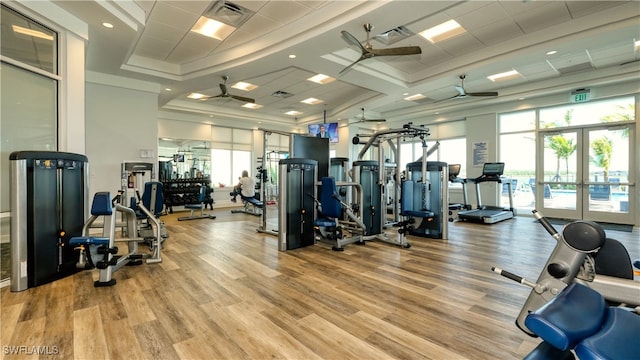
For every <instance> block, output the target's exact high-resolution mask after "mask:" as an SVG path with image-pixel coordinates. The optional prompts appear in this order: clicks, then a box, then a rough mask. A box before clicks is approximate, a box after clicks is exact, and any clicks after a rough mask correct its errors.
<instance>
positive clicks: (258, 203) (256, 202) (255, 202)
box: [240, 195, 264, 209]
mask: <svg viewBox="0 0 640 360" xmlns="http://www.w3.org/2000/svg"><path fill="white" fill-rule="evenodd" d="M240 197H241V198H242V200H244V201H246V202H248V203H249V204H252V205H254V206H257V207H259V208H261V209H262V205H264V204H263V203H262V201H260V200H258V199H256V198H254V197H245V196H242V195H240Z"/></svg>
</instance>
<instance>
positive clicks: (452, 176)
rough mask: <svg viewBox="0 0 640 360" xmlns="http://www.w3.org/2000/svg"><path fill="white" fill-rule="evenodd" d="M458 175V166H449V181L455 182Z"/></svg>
mask: <svg viewBox="0 0 640 360" xmlns="http://www.w3.org/2000/svg"><path fill="white" fill-rule="evenodd" d="M458 175H460V164H449V181H451V182H455V181H456V180H457V179H458Z"/></svg>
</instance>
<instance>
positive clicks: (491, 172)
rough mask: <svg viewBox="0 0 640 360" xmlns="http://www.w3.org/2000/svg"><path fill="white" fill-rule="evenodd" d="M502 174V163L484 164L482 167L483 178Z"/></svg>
mask: <svg viewBox="0 0 640 360" xmlns="http://www.w3.org/2000/svg"><path fill="white" fill-rule="evenodd" d="M503 173H504V163H503V162H496V163H484V166H483V167H482V175H485V176H500V175H502V174H503Z"/></svg>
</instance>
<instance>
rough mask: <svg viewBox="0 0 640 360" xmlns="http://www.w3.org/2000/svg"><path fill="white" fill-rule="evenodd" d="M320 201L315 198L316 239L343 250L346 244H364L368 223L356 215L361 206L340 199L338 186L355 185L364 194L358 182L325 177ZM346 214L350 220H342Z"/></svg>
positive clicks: (358, 191) (322, 181)
mask: <svg viewBox="0 0 640 360" xmlns="http://www.w3.org/2000/svg"><path fill="white" fill-rule="evenodd" d="M321 184H322V189H321V190H320V201H318V200H317V199H316V198H314V200H315V202H316V208H317V210H318V217H317V219H316V220H315V221H314V223H313V224H314V226H313V228H314V230H315V234H316V237H315V239H316V240H318V241H322V242H328V243H331V244H332V245H333V246H332V248H331V249H332V250H334V251H343V250H344V248H343V246H344V245H347V244H353V243H357V244H360V245H364V239H363V237H362V236H363V235H364V234H365V232H366V225H365V224H364V223H363V222H362V219H361V218H360V217H358V216H357V215H356V212H357V211H358V210H359V206H356V207H355V208H353V207H351V206H349V204H347V203H345V202H343V201H342V200H341V199H340V194H339V193H338V188H337V186H341V187H343V186H353V187H355V188H356V190H357V193H358V194H359V196H360V197H361V196H362V189H361V188H360V184H358V183H349V182H339V183H338V182H336V180H335V178H333V177H323V178H322V180H321ZM345 215H346V218H347V219H348V220H342V219H343V218H344V217H345ZM345 230H346V231H348V232H349V233H350V234H351V236H350V237H345V236H344V235H345V234H344V231H345Z"/></svg>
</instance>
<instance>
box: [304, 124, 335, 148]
mask: <svg viewBox="0 0 640 360" xmlns="http://www.w3.org/2000/svg"><path fill="white" fill-rule="evenodd" d="M323 127H324V132H322V128H323ZM322 134H324V136H322ZM309 135H311V136H315V137H328V138H329V142H332V143H337V142H338V123H337V122H332V123H325V124H310V125H309Z"/></svg>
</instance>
